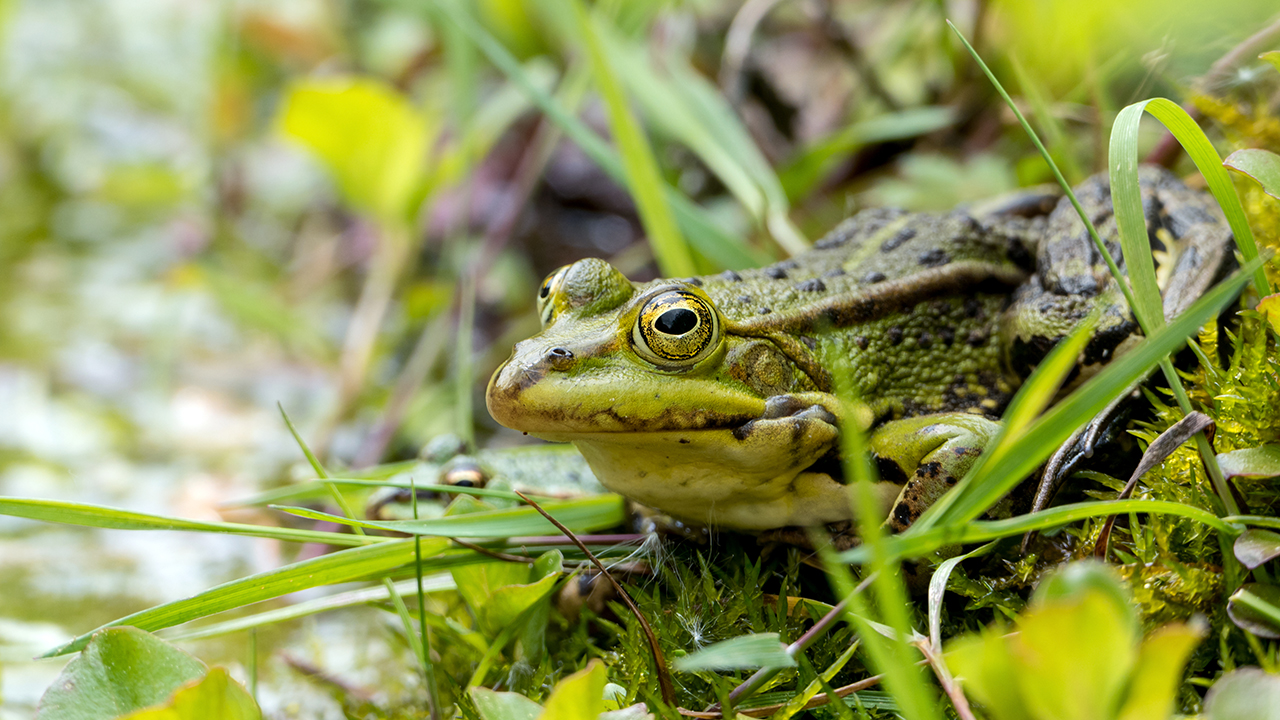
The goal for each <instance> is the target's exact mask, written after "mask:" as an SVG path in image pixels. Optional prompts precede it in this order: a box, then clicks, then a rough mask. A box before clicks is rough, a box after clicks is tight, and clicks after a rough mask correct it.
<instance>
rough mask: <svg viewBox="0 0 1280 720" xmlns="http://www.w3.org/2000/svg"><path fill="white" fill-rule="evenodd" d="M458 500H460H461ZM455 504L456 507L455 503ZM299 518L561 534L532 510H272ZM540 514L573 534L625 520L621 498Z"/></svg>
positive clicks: (418, 528)
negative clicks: (372, 513) (426, 513)
mask: <svg viewBox="0 0 1280 720" xmlns="http://www.w3.org/2000/svg"><path fill="white" fill-rule="evenodd" d="M460 499H461V498H460ZM455 504H456V503H455ZM273 507H275V508H276V509H277V510H283V511H285V512H287V513H290V514H292V515H297V516H299V517H305V518H311V519H313V520H328V521H331V522H336V523H339V524H341V525H351V526H358V527H370V528H379V529H382V530H390V531H391V532H398V533H407V534H410V535H438V536H441V537H472V538H475V537H481V538H485V537H514V536H516V535H547V534H551V535H559V534H560V530H559V528H557V527H556V526H555V525H552V524H551V523H550V522H549V521H548V520H547V519H546V518H544V517H543V516H542V515H541V514H539V513H538V511H537V510H534V509H533V508H531V507H528V506H525V507H519V508H506V509H503V510H485V511H482V512H475V513H467V514H464V515H453V516H449V517H442V518H430V519H424V520H389V521H386V522H377V521H373V520H361V519H359V518H349V517H342V516H339V515H330V514H329V513H322V512H317V511H315V510H310V509H308V508H299V507H281V506H273ZM542 509H543V510H546V511H547V512H548V513H551V516H552V517H554V518H555V519H557V520H559V521H560V522H562V523H564V524H565V526H567V527H568V528H569V529H570V530H573V531H574V532H591V531H593V530H600V529H603V528H607V527H613V526H615V525H619V524H621V523H622V522H623V520H624V519H625V517H626V514H625V505H624V501H623V499H622V497H621V496H618V495H596V496H591V497H585V498H578V499H575V500H567V501H565V502H558V503H547V504H545V505H543V506H542Z"/></svg>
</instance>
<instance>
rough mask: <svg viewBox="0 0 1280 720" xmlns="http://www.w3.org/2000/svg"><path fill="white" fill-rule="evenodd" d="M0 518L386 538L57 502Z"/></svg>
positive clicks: (12, 502) (18, 506) (6, 503)
mask: <svg viewBox="0 0 1280 720" xmlns="http://www.w3.org/2000/svg"><path fill="white" fill-rule="evenodd" d="M0 515H8V516H10V517H20V518H27V519H29V520H39V521H41V522H52V523H62V524H64V525H79V526H81V527H95V528H104V529H107V530H190V531H193V532H211V533H221V534H224V535H248V536H250V537H260V538H269V539H272V540H287V541H288V542H302V543H306V542H314V543H322V544H325V545H342V546H358V545H371V544H373V543H378V542H385V541H386V538H374V537H359V536H355V535H350V534H347V533H330V532H321V531H319V530H298V529H294V528H280V527H268V526H265V525H246V524H243V523H219V522H205V521H201V520H184V519H181V518H171V517H165V516H164V515H151V514H148V513H140V512H133V511H130V510H120V509H117V508H111V507H104V506H102V505H88V504H84V503H71V502H59V501H56V500H36V499H26V498H0Z"/></svg>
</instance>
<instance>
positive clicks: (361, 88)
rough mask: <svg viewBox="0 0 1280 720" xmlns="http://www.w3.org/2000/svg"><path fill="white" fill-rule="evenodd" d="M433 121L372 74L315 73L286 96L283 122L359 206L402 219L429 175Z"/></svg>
mask: <svg viewBox="0 0 1280 720" xmlns="http://www.w3.org/2000/svg"><path fill="white" fill-rule="evenodd" d="M432 125H433V124H432V123H431V122H430V121H429V118H428V117H427V116H426V115H425V114H423V113H422V112H420V111H419V110H417V109H416V108H415V107H414V106H413V105H412V104H411V103H410V102H409V100H408V98H406V97H404V96H403V95H401V94H400V93H399V92H397V91H396V90H395V89H394V88H391V87H390V86H388V85H385V84H383V83H381V82H378V81H375V80H371V79H368V78H353V77H332V78H312V79H307V80H302V81H299V82H296V83H294V84H293V86H292V87H290V88H289V90H288V92H287V93H286V95H285V99H284V103H283V109H282V110H281V112H280V117H279V126H280V128H281V130H283V132H284V133H285V134H286V135H287V136H289V137H291V138H293V139H295V140H297V141H298V142H300V143H301V144H302V145H303V146H304V147H306V148H307V149H308V150H310V151H311V152H312V154H314V155H315V156H316V157H317V158H318V159H319V160H320V161H321V163H323V165H324V166H325V168H326V169H327V170H328V171H329V173H330V174H331V175H332V176H333V180H334V182H335V183H336V184H337V186H338V188H339V189H340V190H341V191H342V195H343V197H344V198H345V199H346V201H347V202H349V203H351V205H352V207H354V208H355V209H357V210H359V211H362V212H366V213H369V214H370V215H373V216H374V217H376V218H378V219H380V220H384V221H393V222H398V223H402V222H404V221H406V220H407V219H408V218H409V217H410V216H411V214H412V213H413V212H414V210H415V209H416V208H415V205H416V201H417V196H418V193H419V189H420V188H421V187H422V184H423V180H424V177H425V167H426V153H427V147H428V140H429V138H430V137H431V136H432V134H433V133H432V130H433V127H432Z"/></svg>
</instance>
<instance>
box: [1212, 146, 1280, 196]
mask: <svg viewBox="0 0 1280 720" xmlns="http://www.w3.org/2000/svg"><path fill="white" fill-rule="evenodd" d="M1222 164H1223V165H1226V166H1227V167H1229V168H1231V169H1232V170H1235V171H1236V172H1238V173H1240V174H1242V175H1247V176H1249V177H1250V178H1252V179H1253V181H1254V182H1256V183H1258V184H1259V185H1261V186H1262V190H1263V192H1265V193H1266V194H1268V195H1270V196H1271V197H1273V198H1277V199H1280V155H1276V154H1275V153H1273V152H1271V151H1270V150H1259V149H1256V148H1245V149H1244V150H1237V151H1235V152H1233V153H1231V154H1230V155H1228V156H1227V159H1226V160H1223V161H1222Z"/></svg>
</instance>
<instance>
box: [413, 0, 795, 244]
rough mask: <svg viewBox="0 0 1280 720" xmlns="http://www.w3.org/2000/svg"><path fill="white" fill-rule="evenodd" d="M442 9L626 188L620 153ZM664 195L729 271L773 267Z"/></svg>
mask: <svg viewBox="0 0 1280 720" xmlns="http://www.w3.org/2000/svg"><path fill="white" fill-rule="evenodd" d="M403 4H404V5H405V7H411V8H421V7H422V5H421V4H416V3H409V2H406V3H403ZM439 9H440V10H441V15H442V16H443V17H444V18H445V19H446V20H448V21H449V22H451V23H453V24H455V25H457V26H458V27H460V28H462V31H463V32H464V33H466V35H467V37H468V38H470V39H471V42H473V43H475V44H476V46H477V47H478V48H480V52H482V53H484V55H485V57H487V58H489V61H490V62H492V63H493V64H494V65H495V66H497V68H498V69H499V70H500V71H501V72H502V73H503V74H504V75H506V76H507V78H508V79H509V80H511V81H512V82H513V83H515V84H516V85H517V86H518V87H519V88H520V89H521V90H522V91H523V92H524V93H526V94H527V95H528V97H529V99H530V100H531V101H533V103H534V104H535V105H537V106H538V108H539V109H541V110H542V112H543V113H544V114H545V115H546V116H547V117H548V118H550V119H551V121H552V122H554V123H555V124H556V125H557V126H558V127H559V128H560V129H561V130H562V131H563V132H564V134H565V135H567V136H568V137H569V138H570V139H571V140H573V142H574V144H576V145H577V146H578V148H579V149H581V150H582V152H583V153H585V154H586V155H587V156H588V157H590V158H591V160H592V161H593V162H595V163H596V165H599V166H600V169H601V170H604V172H605V173H606V174H608V175H609V177H610V178H612V179H613V180H614V181H615V182H618V183H622V184H625V183H626V171H625V170H624V168H623V164H622V161H621V160H620V159H619V157H618V155H617V153H615V152H614V151H613V149H612V148H610V147H609V145H608V144H607V143H606V142H605V141H604V140H602V139H601V138H600V136H598V135H596V134H595V132H593V131H592V130H591V129H590V128H588V127H587V125H586V124H585V123H583V122H582V121H580V120H579V119H578V118H577V117H575V116H574V115H573V114H572V113H570V112H568V111H566V110H565V108H564V107H562V106H561V104H560V103H559V102H557V101H556V99H555V98H554V97H552V96H551V94H550V93H548V92H547V91H546V90H544V89H542V88H540V87H538V85H537V84H535V83H534V82H533V81H532V80H531V79H530V78H529V77H528V74H527V73H526V72H525V71H524V69H523V68H522V67H521V66H520V62H519V61H518V60H516V58H515V56H513V55H512V54H511V53H510V52H509V51H508V50H507V49H506V48H505V47H503V45H502V43H500V42H499V41H498V40H497V39H496V38H494V37H493V35H491V34H490V33H489V32H488V31H486V30H485V29H484V28H483V27H481V25H480V24H479V23H478V22H476V21H475V19H474V18H472V17H471V16H470V15H469V14H468V13H466V12H465V11H462V10H459V9H458V8H456V7H454V6H452V5H449V4H443V5H440V6H439ZM664 192H665V193H666V196H667V202H668V203H670V205H671V210H672V212H673V213H674V214H675V216H676V219H677V221H678V222H679V223H680V226H681V227H682V228H683V229H684V231H685V232H686V233H687V234H688V237H689V240H690V242H691V243H693V245H694V247H696V248H697V250H698V252H700V253H702V254H703V255H705V256H707V258H709V259H711V260H712V261H714V262H715V263H717V264H718V265H721V266H723V267H727V268H744V267H754V266H757V265H763V264H765V263H767V262H769V261H770V259H771V258H770V257H769V256H768V255H767V254H765V253H762V252H759V251H755V250H752V249H751V248H748V247H746V246H744V245H743V244H742V243H741V242H739V241H738V239H737V238H736V237H735V236H734V235H733V234H731V233H729V232H728V231H726V230H724V229H723V228H722V227H720V226H719V225H718V224H716V222H715V221H714V220H712V219H711V218H710V217H709V216H708V215H707V213H706V211H705V210H703V209H702V208H701V207H699V206H698V205H697V204H695V203H694V202H693V201H692V200H690V199H689V198H688V197H687V196H686V195H684V194H683V193H681V192H680V191H679V190H676V189H675V188H672V187H670V186H665V188H664Z"/></svg>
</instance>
